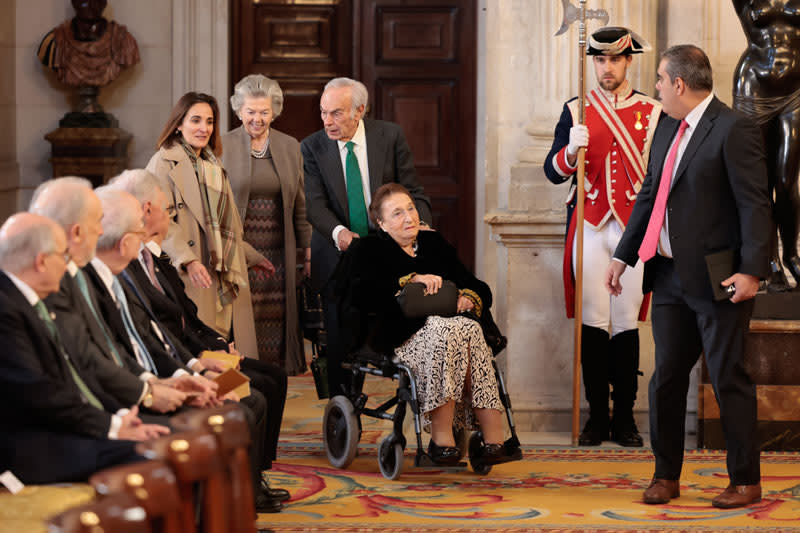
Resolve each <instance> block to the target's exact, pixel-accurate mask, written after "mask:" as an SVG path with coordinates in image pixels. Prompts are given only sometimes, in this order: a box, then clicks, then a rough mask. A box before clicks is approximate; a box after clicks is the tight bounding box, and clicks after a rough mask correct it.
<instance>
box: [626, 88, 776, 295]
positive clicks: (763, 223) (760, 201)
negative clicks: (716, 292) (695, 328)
mask: <svg viewBox="0 0 800 533" xmlns="http://www.w3.org/2000/svg"><path fill="white" fill-rule="evenodd" d="M679 125H680V122H679V121H677V120H675V119H672V118H669V117H664V118H663V119H662V120H661V121H659V123H658V128H657V129H656V133H655V137H654V139H653V147H652V150H651V152H650V163H649V166H648V171H647V177H646V178H645V181H644V184H643V185H642V189H641V190H640V191H639V196H638V197H637V199H636V205H635V206H634V209H633V213H632V214H631V218H630V220H629V221H628V226H627V228H626V229H625V233H624V234H623V236H622V239H621V240H620V242H619V245H618V246H617V249H616V251H615V253H614V256H615V257H617V258H619V259H621V260H623V261H625V262H626V263H627V264H629V265H635V264H636V261H637V260H638V251H639V246H640V245H641V243H642V239H643V238H644V234H645V231H646V230H647V224H648V221H649V220H650V213H651V212H652V210H653V204H654V202H655V196H656V192H657V191H658V186H659V183H660V181H661V171H662V169H663V167H664V161H665V159H666V157H667V152H668V151H669V148H670V144H671V143H672V139H673V138H674V137H675V134H676V133H677V130H678V127H679ZM667 213H668V216H669V240H670V245H671V246H672V255H673V260H674V262H675V270H676V272H677V273H678V276H679V279H680V282H681V287H682V288H683V290H684V291H685V292H686V293H687V295H689V296H692V297H695V298H697V299H699V300H705V301H709V302H710V301H713V293H712V288H711V281H710V279H709V276H708V270H707V267H706V262H705V256H706V255H707V254H710V253H713V252H718V251H721V250H727V249H733V250H734V251H735V252H736V254H737V255H738V258H739V267H738V269H737V271H738V272H741V273H745V274H751V275H753V276H757V277H765V276H766V275H767V273H768V271H769V239H770V234H771V228H772V222H771V218H770V207H769V196H768V192H767V169H766V163H765V156H764V144H763V139H762V135H761V132H760V130H759V129H758V127H757V126H756V125H755V124H754V123H753V122H752V121H750V120H749V119H747V118H745V117H744V116H742V115H739V114H738V113H736V112H734V111H732V110H731V109H730V108H728V107H727V106H726V105H725V104H723V103H722V102H720V101H719V100H718V99H717V98H716V97H714V98H713V99H712V101H711V103H710V104H709V106H708V108H707V109H706V111H705V113H704V114H703V116H702V117H701V118H700V121H699V122H698V124H697V129H696V130H695V132H694V133H693V134H692V137H691V139H690V140H689V143H688V144H687V146H686V150H685V151H684V153H683V156H682V157H681V160H680V162H679V164H678V169H677V171H676V174H675V179H674V182H673V184H672V188H671V190H670V193H669V197H668V198H667ZM654 274H655V269H654V262H653V260H650V261H648V262H647V263H645V272H644V282H643V289H644V292H649V291H650V290H652V287H653V277H654Z"/></svg>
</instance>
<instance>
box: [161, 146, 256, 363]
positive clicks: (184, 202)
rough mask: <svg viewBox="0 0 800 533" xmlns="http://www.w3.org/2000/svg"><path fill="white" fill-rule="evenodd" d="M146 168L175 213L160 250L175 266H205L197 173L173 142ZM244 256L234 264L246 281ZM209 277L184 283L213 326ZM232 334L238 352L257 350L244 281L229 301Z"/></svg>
mask: <svg viewBox="0 0 800 533" xmlns="http://www.w3.org/2000/svg"><path fill="white" fill-rule="evenodd" d="M147 170H149V171H150V172H152V173H153V174H154V175H155V176H156V177H157V178H158V179H159V180H160V181H161V187H162V188H163V189H164V191H165V192H166V193H167V196H170V197H171V198H172V201H173V202H174V203H175V207H176V209H177V213H176V215H175V216H174V217H173V220H172V222H171V223H170V228H169V232H168V233H167V238H166V239H165V240H164V242H163V247H164V249H165V250H166V251H167V253H169V255H170V256H171V257H172V260H173V261H175V265H176V266H181V265H185V264H187V263H189V262H191V261H194V260H198V261H200V262H201V263H202V264H203V265H206V268H208V264H209V259H208V251H207V250H206V231H205V217H204V215H203V203H202V200H201V198H200V187H199V186H198V184H197V175H196V174H195V172H194V167H193V165H192V162H191V161H190V160H189V157H188V156H187V155H186V153H185V152H184V150H183V148H181V146H179V145H177V144H176V145H174V146H172V147H170V148H161V149H159V151H158V152H156V153H155V154H154V155H153V157H152V158H151V159H150V162H149V163H148V164H147ZM225 185H226V189H227V191H226V192H227V194H228V198H229V199H230V201H231V202H233V192H232V191H231V189H230V183H229V181H228V180H227V179H225ZM235 215H236V219H237V222H238V223H237V225H236V228H235V231H237V232H239V238H240V239H241V237H242V231H243V229H242V224H241V220H240V219H239V213H238V211H236V213H235ZM245 255H246V254H242V258H243V259H242V263H243V264H241V265H238V268H239V269H240V271H241V272H243V273H244V274H245V276H244V278H245V280H247V265H246V264H244V263H246V261H245V260H244V257H245ZM181 276H182V277H183V278H184V281H186V273H185V272H181ZM211 280H212V283H211V287H210V288H208V289H199V288H196V287H195V286H194V285H192V284H191V283H186V292H187V294H189V297H190V298H191V299H192V300H194V302H195V304H197V309H198V312H199V314H200V318H202V319H203V321H204V322H206V323H207V324H212V325H213V324H215V317H216V313H217V307H216V305H217V299H218V296H217V279H216V276H214V275H213V273H212V276H211ZM233 334H234V337H235V338H236V344H237V345H238V346H239V349H240V350H241V351H242V353H248V354H255V353H258V348H257V344H256V327H255V322H254V318H253V305H252V302H251V301H250V286H249V285H248V284H247V283H245V284H244V286H242V287H239V294H238V295H237V297H236V299H235V300H234V302H233Z"/></svg>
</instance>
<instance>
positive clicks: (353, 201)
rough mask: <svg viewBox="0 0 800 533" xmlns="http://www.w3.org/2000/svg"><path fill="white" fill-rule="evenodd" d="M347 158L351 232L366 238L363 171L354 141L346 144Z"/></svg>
mask: <svg viewBox="0 0 800 533" xmlns="http://www.w3.org/2000/svg"><path fill="white" fill-rule="evenodd" d="M345 146H346V147H347V158H346V159H345V162H346V165H345V174H346V175H347V205H348V207H349V212H350V213H349V214H350V231H352V232H354V233H358V234H359V235H360V236H361V237H366V236H367V232H368V231H369V223H368V222H367V206H366V205H365V204H364V185H363V184H362V183H361V170H360V169H359V168H358V158H357V157H356V154H355V153H353V146H355V144H354V143H353V141H347V143H345Z"/></svg>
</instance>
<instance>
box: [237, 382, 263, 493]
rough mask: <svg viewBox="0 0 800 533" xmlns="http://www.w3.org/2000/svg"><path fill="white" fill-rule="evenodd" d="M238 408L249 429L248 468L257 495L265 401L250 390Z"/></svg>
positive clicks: (259, 478) (261, 462)
mask: <svg viewBox="0 0 800 533" xmlns="http://www.w3.org/2000/svg"><path fill="white" fill-rule="evenodd" d="M239 406H240V407H242V409H243V411H244V415H245V418H246V419H247V425H248V427H249V429H250V440H251V442H250V468H251V471H252V475H253V487H254V491H255V492H254V493H253V494H258V491H259V487H260V486H261V465H262V464H263V462H264V434H265V433H266V430H265V428H266V419H267V401H266V399H265V398H264V396H263V395H262V394H261V393H260V392H258V391H257V390H252V389H251V390H250V395H249V396H247V397H246V398H242V399H241V401H240V402H239Z"/></svg>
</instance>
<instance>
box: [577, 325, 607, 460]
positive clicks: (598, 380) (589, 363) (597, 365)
mask: <svg viewBox="0 0 800 533" xmlns="http://www.w3.org/2000/svg"><path fill="white" fill-rule="evenodd" d="M581 338H582V340H581V369H582V370H583V386H584V388H585V391H586V401H588V402H589V420H587V421H586V425H585V426H584V427H583V431H582V432H581V434H580V437H578V444H580V445H581V446H597V445H598V444H600V443H601V442H603V441H604V440H608V428H609V420H608V332H607V331H605V330H603V329H600V328H593V327H591V326H587V325H586V324H584V325H583V327H582V330H581Z"/></svg>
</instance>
